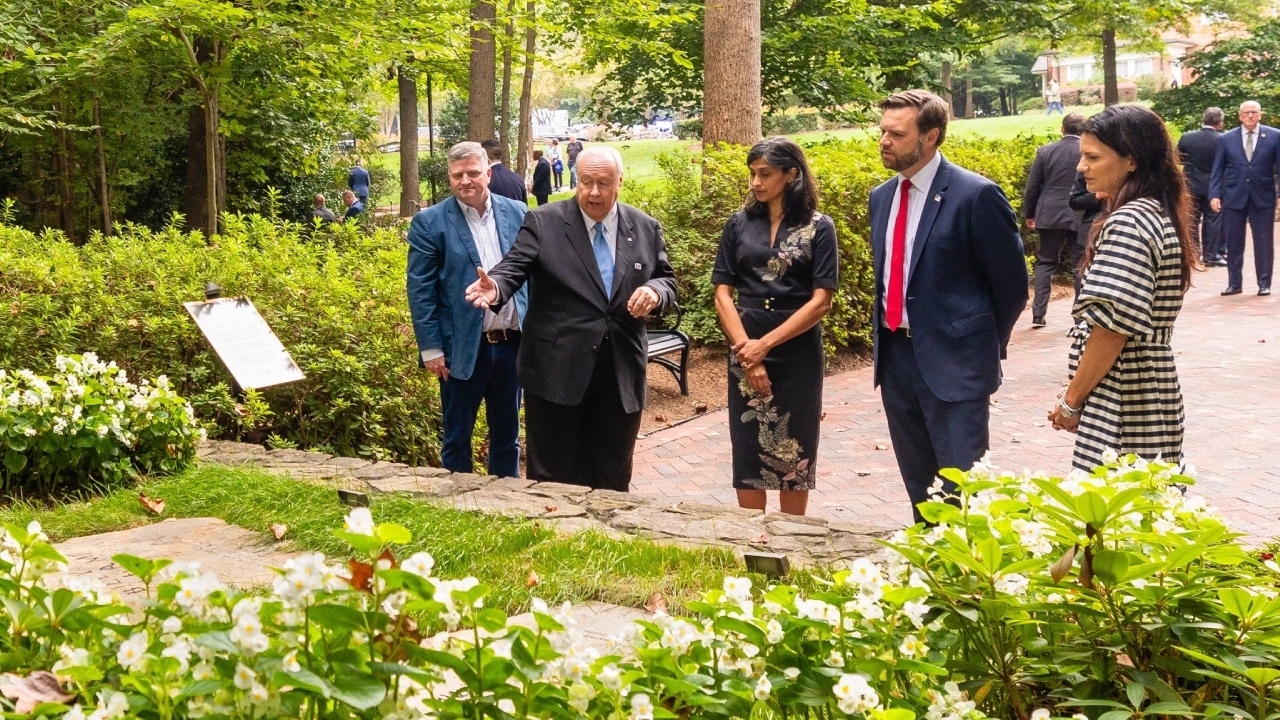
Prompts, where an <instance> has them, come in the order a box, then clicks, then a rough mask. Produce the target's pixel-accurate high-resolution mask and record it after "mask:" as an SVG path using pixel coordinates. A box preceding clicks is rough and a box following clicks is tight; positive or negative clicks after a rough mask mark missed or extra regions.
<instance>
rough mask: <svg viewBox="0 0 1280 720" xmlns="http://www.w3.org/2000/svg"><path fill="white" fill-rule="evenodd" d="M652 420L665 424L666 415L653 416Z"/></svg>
mask: <svg viewBox="0 0 1280 720" xmlns="http://www.w3.org/2000/svg"><path fill="white" fill-rule="evenodd" d="M653 420H654V422H660V423H664V422H666V421H667V416H666V415H654V416H653Z"/></svg>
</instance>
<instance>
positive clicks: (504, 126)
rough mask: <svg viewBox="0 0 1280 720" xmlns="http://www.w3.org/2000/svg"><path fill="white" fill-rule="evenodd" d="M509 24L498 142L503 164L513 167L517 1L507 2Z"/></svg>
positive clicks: (505, 46) (499, 112) (504, 51)
mask: <svg viewBox="0 0 1280 720" xmlns="http://www.w3.org/2000/svg"><path fill="white" fill-rule="evenodd" d="M506 14H507V24H506V31H505V32H503V39H502V97H501V99H500V100H499V107H498V141H499V142H501V143H502V162H503V163H504V164H505V165H507V166H508V167H510V165H511V46H512V44H514V43H515V35H516V0H507V8H506Z"/></svg>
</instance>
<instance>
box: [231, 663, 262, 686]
mask: <svg viewBox="0 0 1280 720" xmlns="http://www.w3.org/2000/svg"><path fill="white" fill-rule="evenodd" d="M256 682H258V674H257V673H255V672H254V671H253V668H251V667H249V666H248V665H245V664H244V663H236V674H235V684H236V687H238V688H240V689H241V690H248V689H249V688H251V687H253V685H254V683H256Z"/></svg>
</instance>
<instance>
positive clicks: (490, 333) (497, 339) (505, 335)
mask: <svg viewBox="0 0 1280 720" xmlns="http://www.w3.org/2000/svg"><path fill="white" fill-rule="evenodd" d="M518 337H520V331H519V330H487V331H485V333H484V339H485V340H488V341H489V344H490V345H498V344H500V343H504V342H506V341H508V340H515V339H516V338H518Z"/></svg>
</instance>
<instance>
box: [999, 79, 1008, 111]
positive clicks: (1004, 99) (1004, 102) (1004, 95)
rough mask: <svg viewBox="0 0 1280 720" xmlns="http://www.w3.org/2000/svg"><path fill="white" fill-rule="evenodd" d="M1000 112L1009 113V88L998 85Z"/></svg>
mask: <svg viewBox="0 0 1280 720" xmlns="http://www.w3.org/2000/svg"><path fill="white" fill-rule="evenodd" d="M1000 114H1001V115H1008V114H1009V88H1007V87H1005V86H1003V85H1001V86H1000Z"/></svg>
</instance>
